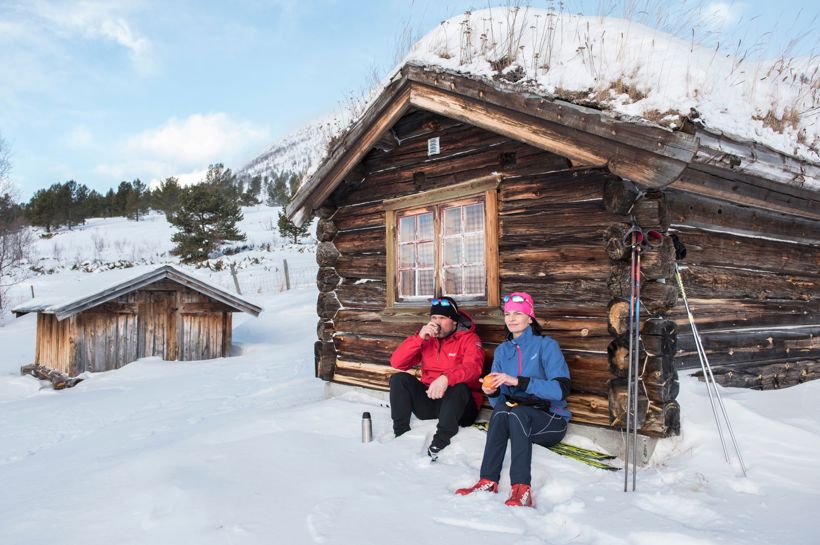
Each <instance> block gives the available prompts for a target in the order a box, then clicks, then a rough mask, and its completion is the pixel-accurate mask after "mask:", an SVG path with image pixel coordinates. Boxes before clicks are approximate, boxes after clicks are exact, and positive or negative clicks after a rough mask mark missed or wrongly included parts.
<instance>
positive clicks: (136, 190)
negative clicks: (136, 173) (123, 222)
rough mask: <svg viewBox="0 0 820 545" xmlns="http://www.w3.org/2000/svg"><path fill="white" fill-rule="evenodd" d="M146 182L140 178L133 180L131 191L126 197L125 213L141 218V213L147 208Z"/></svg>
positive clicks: (128, 215)
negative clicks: (145, 202)
mask: <svg viewBox="0 0 820 545" xmlns="http://www.w3.org/2000/svg"><path fill="white" fill-rule="evenodd" d="M144 200H145V184H144V183H143V182H142V180H140V179H139V178H137V179H135V180H134V181H133V182H131V191H129V192H128V194H127V195H126V199H125V215H126V216H127V217H129V218H130V217H133V218H134V219H135V220H137V221H139V220H140V213H141V212H142V211H143V210H145V204H144Z"/></svg>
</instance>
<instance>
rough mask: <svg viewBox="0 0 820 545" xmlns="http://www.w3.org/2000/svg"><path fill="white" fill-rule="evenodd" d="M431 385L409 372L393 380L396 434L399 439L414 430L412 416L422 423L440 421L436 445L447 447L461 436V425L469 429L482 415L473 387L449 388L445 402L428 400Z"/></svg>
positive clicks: (457, 386) (391, 388)
mask: <svg viewBox="0 0 820 545" xmlns="http://www.w3.org/2000/svg"><path fill="white" fill-rule="evenodd" d="M426 392H427V386H425V385H424V384H422V383H421V381H420V380H419V379H417V378H416V377H414V376H413V375H411V374H409V373H396V374H395V375H393V376H392V377H390V416H391V417H392V418H393V432H394V433H395V434H396V436H397V437H398V436H399V435H401V434H403V433H404V432H406V431H409V430H410V414H411V413H412V414H414V415H416V418H418V419H419V420H432V419H434V418H438V428H437V429H436V434H435V436H434V437H433V442H432V444H433V445H435V446H436V447H439V448H444V447H446V446H447V445H449V444H450V439H452V438H453V436H454V435H455V434H457V433H458V427H459V426H469V425H471V424H472V423H473V422H475V419H476V417H477V416H478V407H476V406H475V401H473V395H472V393H471V392H470V388H469V387H468V386H467V385H466V384H464V383H461V384H455V385H453V386H450V387H448V388H447V390H446V391H445V392H444V396H443V397H442V398H441V399H430V398H429V397H427V393H426Z"/></svg>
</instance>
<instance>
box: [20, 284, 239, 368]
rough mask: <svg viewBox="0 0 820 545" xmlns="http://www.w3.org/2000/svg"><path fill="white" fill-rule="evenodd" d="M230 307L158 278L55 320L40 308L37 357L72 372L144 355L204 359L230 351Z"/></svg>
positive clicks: (116, 365) (119, 363) (111, 365)
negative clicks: (84, 309) (102, 302)
mask: <svg viewBox="0 0 820 545" xmlns="http://www.w3.org/2000/svg"><path fill="white" fill-rule="evenodd" d="M231 327H232V309H230V308H229V307H227V306H226V305H224V304H222V303H220V302H217V301H214V300H212V299H210V298H209V297H207V296H205V295H203V294H201V293H199V292H197V291H194V290H192V289H190V288H187V287H185V286H182V285H180V284H177V283H175V282H171V281H167V280H166V281H160V282H156V283H154V284H151V285H150V286H146V287H144V288H142V289H140V290H136V291H133V292H130V293H127V294H125V295H122V296H120V297H118V298H117V299H115V300H112V301H109V302H107V303H104V304H102V305H99V306H96V307H93V308H91V309H89V310H86V311H83V312H80V313H78V314H75V315H74V316H71V317H69V318H66V319H65V320H62V321H57V319H56V317H55V316H54V315H52V314H38V317H37V341H36V346H37V350H36V356H35V361H36V363H39V364H41V365H46V366H48V367H52V368H54V369H57V370H60V371H62V372H64V373H66V374H69V375H71V376H74V375H77V374H79V373H82V372H85V371H91V372H99V371H108V370H111V369H117V368H119V367H122V366H123V365H125V364H127V363H130V362H132V361H134V360H137V359H139V358H143V357H150V356H159V357H161V358H163V359H165V360H200V359H211V358H218V357H223V356H228V355H230V346H231Z"/></svg>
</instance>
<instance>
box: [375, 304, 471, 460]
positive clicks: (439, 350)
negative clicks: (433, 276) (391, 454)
mask: <svg viewBox="0 0 820 545" xmlns="http://www.w3.org/2000/svg"><path fill="white" fill-rule="evenodd" d="M419 363H421V381H419V380H418V379H417V378H416V377H415V376H413V375H411V374H410V373H396V374H394V375H393V376H392V377H390V413H391V416H392V418H393V432H394V433H395V434H396V437H398V436H400V435H402V434H403V433H405V432H407V431H409V430H410V414H411V413H412V414H415V415H416V417H417V418H419V419H420V420H431V419H433V418H438V428H437V430H436V434H435V435H434V436H433V441H432V442H431V443H430V446H429V447H428V449H427V454H428V455H429V456H430V457H431V458H432V459H433V461H435V460H436V458H438V453H439V452H440V451H441V449H443V448H444V447H446V446H447V445H449V444H450V439H452V437H453V436H454V435H455V434H456V433H458V426H459V425H461V426H469V425H471V424H472V423H473V422H474V421H475V419H476V416H478V410H479V408H480V407H481V403H482V401H483V399H484V396H483V394H482V392H481V383H480V382H479V380H478V378H479V376H480V375H481V371H482V370H483V368H484V349H483V348H482V347H481V339H479V338H478V335H476V333H475V324H474V323H473V319H472V318H470V316H469V315H467V314H466V313H464V312H459V310H458V306H457V305H456V302H455V301H454V300H453V299H452V298H450V297H440V298H437V299H433V300H432V305H431V307H430V322H428V323H427V324H425V325H424V326H422V328H421V329H420V330H419V332H418V333H417V334H415V335H412V336H410V337H407V339H405V340H404V342H403V343H401V345H399V347H398V348H397V349H396V351H395V352H394V353H393V356H392V357H391V358H390V365H392V366H393V367H395V368H396V369H400V370H402V371H407V370H408V369H410V368H411V367H415V366H416V365H418V364H419Z"/></svg>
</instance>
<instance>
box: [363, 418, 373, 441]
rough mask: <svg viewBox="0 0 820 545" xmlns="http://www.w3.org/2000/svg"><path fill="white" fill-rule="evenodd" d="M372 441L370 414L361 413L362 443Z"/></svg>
mask: <svg viewBox="0 0 820 545" xmlns="http://www.w3.org/2000/svg"><path fill="white" fill-rule="evenodd" d="M372 440H373V421H372V420H370V413H362V443H369V442H370V441H372Z"/></svg>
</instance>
